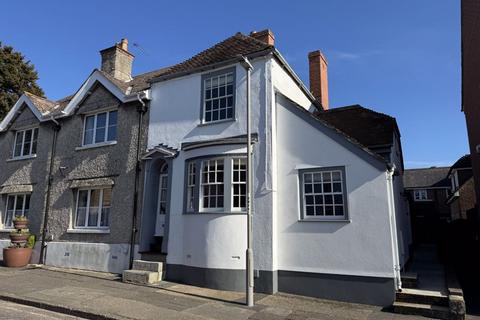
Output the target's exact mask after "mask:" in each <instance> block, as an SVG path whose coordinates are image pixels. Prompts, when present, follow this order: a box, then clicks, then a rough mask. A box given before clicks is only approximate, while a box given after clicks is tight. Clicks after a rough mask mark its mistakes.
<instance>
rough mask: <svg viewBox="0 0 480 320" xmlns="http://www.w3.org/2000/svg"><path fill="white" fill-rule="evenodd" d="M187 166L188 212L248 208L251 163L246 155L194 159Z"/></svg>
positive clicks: (213, 211) (186, 198) (186, 202)
mask: <svg viewBox="0 0 480 320" xmlns="http://www.w3.org/2000/svg"><path fill="white" fill-rule="evenodd" d="M185 168H186V178H185V183H186V184H185V212H186V213H232V212H245V211H246V202H247V184H246V183H247V166H246V159H245V157H240V156H221V157H212V158H197V159H190V160H188V161H187V163H186V166H185ZM197 168H198V170H197ZM197 182H198V183H197Z"/></svg>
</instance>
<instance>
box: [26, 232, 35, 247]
mask: <svg viewBox="0 0 480 320" xmlns="http://www.w3.org/2000/svg"><path fill="white" fill-rule="evenodd" d="M36 241H37V237H36V236H35V235H34V234H31V235H29V236H28V239H27V248H32V249H33V247H35V242H36Z"/></svg>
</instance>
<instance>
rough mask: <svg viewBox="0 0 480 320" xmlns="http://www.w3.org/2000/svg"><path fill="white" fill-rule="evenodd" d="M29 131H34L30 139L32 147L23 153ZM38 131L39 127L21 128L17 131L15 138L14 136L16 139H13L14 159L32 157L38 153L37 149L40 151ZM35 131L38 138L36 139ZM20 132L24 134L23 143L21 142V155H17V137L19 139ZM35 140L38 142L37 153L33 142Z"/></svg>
mask: <svg viewBox="0 0 480 320" xmlns="http://www.w3.org/2000/svg"><path fill="white" fill-rule="evenodd" d="M27 131H31V132H32V136H31V139H30V148H29V150H28V153H27V154H23V153H24V151H25V136H26V133H27ZM38 131H39V129H38V127H33V128H27V129H21V130H17V131H15V138H14V141H13V151H12V159H25V158H32V157H35V156H36V155H37V151H38ZM35 133H37V139H36V140H35ZM19 134H22V144H21V148H20V155H18V156H16V155H15V151H17V139H18V136H19ZM34 141H35V144H36V148H35V149H36V150H35V153H33V142H34Z"/></svg>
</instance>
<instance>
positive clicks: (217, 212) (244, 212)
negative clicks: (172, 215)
mask: <svg viewBox="0 0 480 320" xmlns="http://www.w3.org/2000/svg"><path fill="white" fill-rule="evenodd" d="M183 214H184V215H190V216H195V215H206V214H215V215H220V214H224V215H246V214H247V212H246V211H196V212H184V213H183Z"/></svg>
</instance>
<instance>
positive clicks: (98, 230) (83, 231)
mask: <svg viewBox="0 0 480 320" xmlns="http://www.w3.org/2000/svg"><path fill="white" fill-rule="evenodd" d="M67 233H97V234H109V233H110V229H94V228H92V229H88V228H84V229H67Z"/></svg>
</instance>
